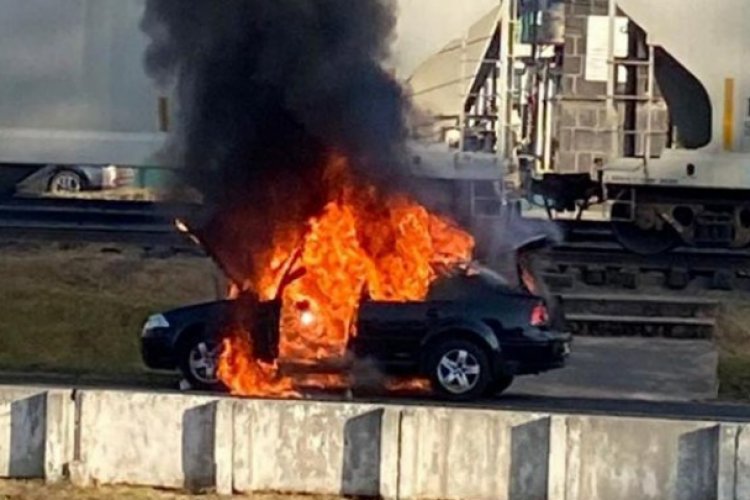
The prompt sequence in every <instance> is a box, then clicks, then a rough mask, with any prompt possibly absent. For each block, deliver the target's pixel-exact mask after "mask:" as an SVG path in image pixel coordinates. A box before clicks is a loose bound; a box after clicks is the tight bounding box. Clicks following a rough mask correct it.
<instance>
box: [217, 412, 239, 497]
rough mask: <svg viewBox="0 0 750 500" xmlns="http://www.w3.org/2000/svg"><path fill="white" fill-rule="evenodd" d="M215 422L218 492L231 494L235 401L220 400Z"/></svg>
mask: <svg viewBox="0 0 750 500" xmlns="http://www.w3.org/2000/svg"><path fill="white" fill-rule="evenodd" d="M214 424H215V426H214V464H215V472H216V492H217V493H218V494H219V495H231V494H232V493H234V471H233V468H234V401H232V400H229V399H223V400H220V401H218V403H217V404H216V418H215V422H214Z"/></svg>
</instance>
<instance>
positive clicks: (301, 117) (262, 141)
mask: <svg viewBox="0 0 750 500" xmlns="http://www.w3.org/2000/svg"><path fill="white" fill-rule="evenodd" d="M394 25H395V14H394V5H393V2H392V1H391V0H148V1H147V4H146V12H145V15H144V19H143V23H142V28H143V30H144V31H145V32H146V34H147V35H148V36H149V37H150V39H151V43H150V46H149V48H148V50H147V54H146V59H145V64H146V69H147V71H148V73H149V74H150V75H151V76H152V78H154V79H155V80H157V81H158V82H159V83H161V84H163V85H165V86H168V87H170V88H174V92H175V95H176V99H177V106H178V109H179V111H178V117H177V118H178V119H177V125H176V128H175V130H174V131H173V134H172V138H171V140H170V144H169V147H168V148H167V150H166V153H167V154H168V155H169V157H170V158H169V159H170V161H172V162H174V163H177V164H178V165H180V166H181V167H182V171H183V172H184V173H185V176H184V178H185V180H186V181H187V183H188V184H189V185H192V186H193V187H195V188H197V189H198V190H199V191H200V192H201V193H202V194H203V196H204V199H205V201H206V202H207V205H208V206H210V207H211V208H212V209H213V210H214V211H215V213H217V214H219V216H217V217H215V218H214V221H213V224H208V225H207V227H206V228H205V234H204V236H205V238H206V240H207V241H209V242H212V243H213V246H215V247H222V248H225V249H229V248H231V247H233V248H235V249H236V248H237V247H238V245H240V246H244V247H247V246H248V242H247V241H245V240H246V239H247V236H248V235H252V237H253V238H252V241H251V242H249V243H251V244H254V245H258V246H263V245H266V246H268V245H269V243H270V242H269V239H270V238H271V236H272V235H273V234H274V231H275V230H276V229H277V228H278V226H279V224H286V223H289V224H295V223H299V222H300V221H303V220H305V219H306V218H307V217H309V216H310V215H311V214H314V213H315V212H316V211H317V210H320V208H321V207H322V205H323V203H324V202H325V201H326V200H325V199H324V198H322V197H323V195H324V190H323V189H322V188H321V183H322V182H323V181H322V178H323V175H322V174H323V172H322V168H323V166H324V164H325V161H326V159H327V158H328V157H329V155H330V154H331V153H332V152H338V153H342V154H344V155H346V156H347V157H348V158H349V159H350V163H351V166H352V168H353V169H354V171H355V173H356V176H357V178H359V179H363V180H367V181H369V182H372V183H376V184H380V185H394V184H397V183H398V182H399V181H398V179H399V178H400V176H399V166H400V164H401V159H402V143H403V140H404V138H405V135H406V126H405V119H404V115H405V113H404V109H405V100H404V97H403V94H402V90H401V87H400V86H399V84H398V83H397V82H396V81H395V80H394V79H393V78H392V77H391V76H390V75H389V74H388V73H387V72H386V71H384V70H383V68H382V65H381V63H382V61H383V60H384V59H385V58H386V57H387V56H388V47H389V45H390V42H391V37H392V31H393V28H394ZM219 240H221V241H219ZM241 240H242V241H241ZM244 250H245V251H244V254H245V255H250V254H251V253H253V252H252V250H253V249H252V248H244ZM235 253H236V252H235ZM225 264H226V265H227V267H230V268H231V267H235V268H236V267H238V266H241V267H242V268H244V269H243V270H242V271H239V272H238V274H243V273H245V275H246V272H247V271H248V268H247V266H249V265H251V264H250V262H249V261H246V262H243V263H241V264H240V263H235V265H234V266H233V265H232V264H230V263H226V262H225Z"/></svg>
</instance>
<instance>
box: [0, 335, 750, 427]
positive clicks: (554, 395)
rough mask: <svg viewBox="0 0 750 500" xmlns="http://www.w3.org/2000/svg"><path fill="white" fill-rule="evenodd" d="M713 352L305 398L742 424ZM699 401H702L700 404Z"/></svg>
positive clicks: (704, 346)
mask: <svg viewBox="0 0 750 500" xmlns="http://www.w3.org/2000/svg"><path fill="white" fill-rule="evenodd" d="M715 373H716V353H715V351H714V349H713V346H712V345H711V344H710V343H709V342H693V341H667V340H661V339H622V338H620V339H581V338H577V339H576V342H575V347H574V349H573V355H572V357H571V359H570V363H569V366H568V367H566V368H564V369H562V370H557V371H554V372H549V373H547V374H544V375H541V376H537V377H524V378H521V379H519V380H518V381H517V382H516V383H514V385H513V386H511V388H510V389H509V390H508V392H507V393H506V394H503V395H500V396H497V397H494V398H488V399H484V400H481V401H477V402H474V403H470V404H465V403H464V404H455V403H446V402H444V401H440V400H438V399H436V398H434V397H431V396H429V395H423V394H414V393H402V394H398V395H382V394H381V395H376V394H372V393H371V394H356V393H355V394H354V396H352V395H345V394H341V393H324V392H323V393H316V394H310V395H308V396H307V399H311V400H320V401H359V402H363V403H364V402H372V403H380V404H383V403H389V404H399V405H420V406H424V405H439V406H446V407H469V408H483V409H496V410H512V411H531V412H542V413H553V414H567V413H582V414H591V415H602V414H609V415H621V416H648V417H658V418H667V419H676V418H679V419H697V420H718V421H750V405H743V404H731V403H725V402H716V401H710V399H713V397H714V396H713V395H714V394H715ZM0 384H9V385H35V386H44V387H54V388H71V387H73V388H81V389H83V388H98V389H104V388H106V389H118V390H133V391H144V390H148V391H155V392H166V393H176V392H179V390H178V384H179V379H178V377H177V376H176V375H172V374H153V375H151V374H149V375H147V376H144V377H138V378H129V379H123V378H119V379H115V378H111V377H110V378H107V377H97V376H62V375H54V374H47V375H45V374H36V375H30V374H20V373H15V374H13V373H0ZM706 396H707V397H706Z"/></svg>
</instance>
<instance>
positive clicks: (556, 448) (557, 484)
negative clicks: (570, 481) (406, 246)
mask: <svg viewBox="0 0 750 500" xmlns="http://www.w3.org/2000/svg"><path fill="white" fill-rule="evenodd" d="M549 427H550V428H549V435H550V437H549V457H548V459H549V465H548V468H547V470H548V475H547V499H548V500H566V494H565V492H566V482H567V474H568V469H567V463H568V457H567V453H568V419H567V417H565V416H563V415H553V416H551V417H550V425H549Z"/></svg>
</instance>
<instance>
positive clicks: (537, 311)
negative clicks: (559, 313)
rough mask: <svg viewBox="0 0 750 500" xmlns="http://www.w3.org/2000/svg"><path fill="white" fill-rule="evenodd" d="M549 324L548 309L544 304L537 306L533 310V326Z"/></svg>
mask: <svg viewBox="0 0 750 500" xmlns="http://www.w3.org/2000/svg"><path fill="white" fill-rule="evenodd" d="M548 322H549V314H548V313H547V307H546V306H545V305H544V304H543V303H539V304H537V305H535V306H534V309H532V310H531V326H546V325H547V323H548Z"/></svg>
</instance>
